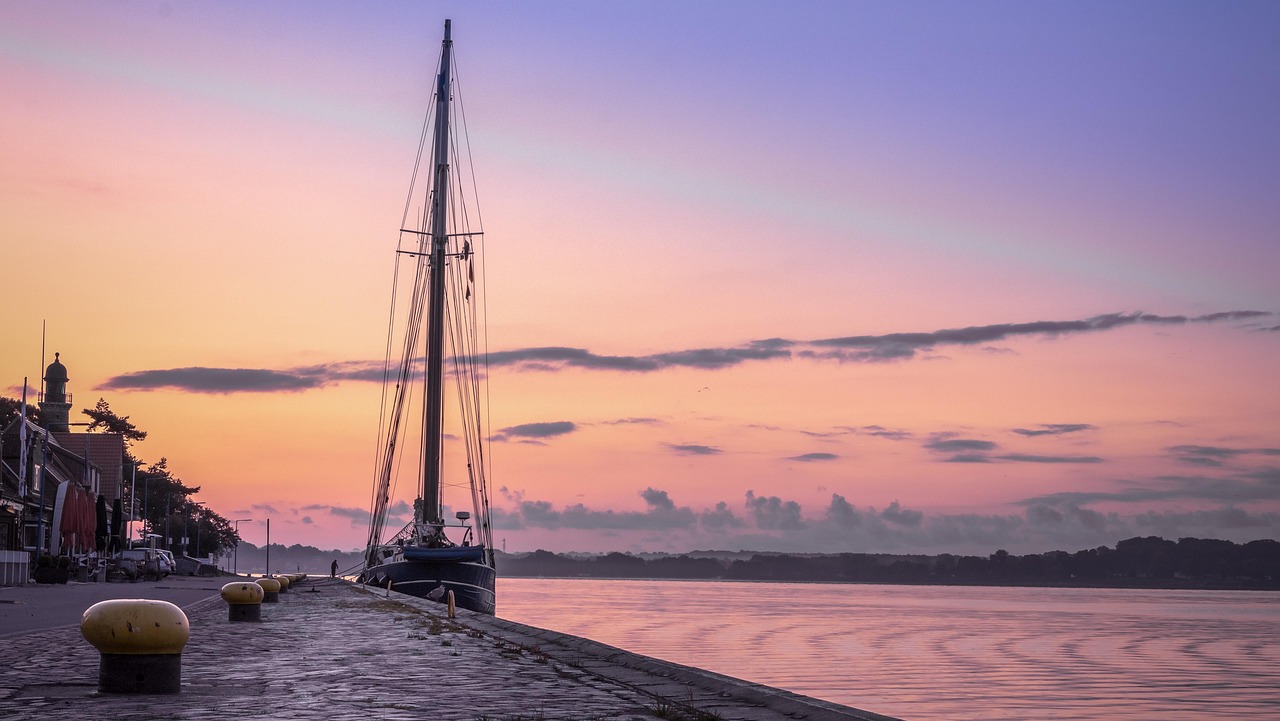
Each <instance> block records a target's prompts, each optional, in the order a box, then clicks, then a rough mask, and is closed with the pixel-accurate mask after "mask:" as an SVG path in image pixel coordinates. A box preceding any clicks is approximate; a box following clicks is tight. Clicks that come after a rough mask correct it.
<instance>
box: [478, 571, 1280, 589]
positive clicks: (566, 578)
mask: <svg viewBox="0 0 1280 721" xmlns="http://www.w3.org/2000/svg"><path fill="white" fill-rule="evenodd" d="M498 578H499V579H502V578H532V579H538V580H547V581H672V582H676V583H679V582H688V583H812V584H824V585H830V586H926V587H929V586H931V587H937V588H960V587H968V588H1079V589H1098V590H1106V589H1114V590H1120V591H1123V590H1138V591H1280V584H1276V585H1270V586H1258V587H1253V586H1211V585H1201V586H1185V585H1184V586H1178V585H1161V584H1156V583H1152V584H1146V585H1139V584H1133V585H1102V584H1096V583H940V582H937V581H920V582H915V583H912V582H909V581H828V580H821V579H808V580H806V579H789V580H785V581H783V580H774V579H743V578H667V577H662V576H557V575H548V576H535V575H528V574H513V573H506V574H504V573H502V571H501V569H499V572H498Z"/></svg>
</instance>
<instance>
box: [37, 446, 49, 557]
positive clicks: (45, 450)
mask: <svg viewBox="0 0 1280 721" xmlns="http://www.w3.org/2000/svg"><path fill="white" fill-rule="evenodd" d="M48 480H49V429H48V428H46V429H44V445H42V446H40V509H39V514H40V515H39V519H40V520H39V521H38V522H37V523H36V558H40V556H43V555H44V484H45V483H46V482H47V481H48Z"/></svg>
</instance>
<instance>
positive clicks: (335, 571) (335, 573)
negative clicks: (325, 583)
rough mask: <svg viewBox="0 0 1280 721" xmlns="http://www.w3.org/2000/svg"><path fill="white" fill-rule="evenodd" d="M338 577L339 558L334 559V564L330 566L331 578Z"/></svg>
mask: <svg viewBox="0 0 1280 721" xmlns="http://www.w3.org/2000/svg"><path fill="white" fill-rule="evenodd" d="M337 577H338V559H336V558H335V559H333V565H331V566H329V578H337Z"/></svg>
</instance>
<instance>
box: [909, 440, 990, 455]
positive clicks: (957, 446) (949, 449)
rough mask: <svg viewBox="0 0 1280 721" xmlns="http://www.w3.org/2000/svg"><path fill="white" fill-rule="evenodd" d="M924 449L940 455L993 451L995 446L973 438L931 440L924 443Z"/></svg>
mask: <svg viewBox="0 0 1280 721" xmlns="http://www.w3.org/2000/svg"><path fill="white" fill-rule="evenodd" d="M924 447H925V448H928V449H929V450H931V451H938V452H940V453H953V452H956V451H994V450H995V449H996V444H995V443H992V442H991V441H982V440H977V439H975V438H938V437H935V438H932V439H930V440H928V441H925V444H924Z"/></svg>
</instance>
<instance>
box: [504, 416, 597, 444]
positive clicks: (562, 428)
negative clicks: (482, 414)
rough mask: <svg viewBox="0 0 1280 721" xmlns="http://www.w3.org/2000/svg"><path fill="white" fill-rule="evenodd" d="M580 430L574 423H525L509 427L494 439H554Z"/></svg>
mask: <svg viewBox="0 0 1280 721" xmlns="http://www.w3.org/2000/svg"><path fill="white" fill-rule="evenodd" d="M576 430H578V426H577V424H575V423H574V422H573V421H546V422H543V423H523V424H521V425H518V426H508V427H507V428H503V429H501V430H499V431H498V432H497V433H496V434H494V437H493V439H494V440H495V441H498V440H510V439H512V438H534V439H538V438H554V437H555V436H563V435H567V434H569V433H573V432H574V431H576Z"/></svg>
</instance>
